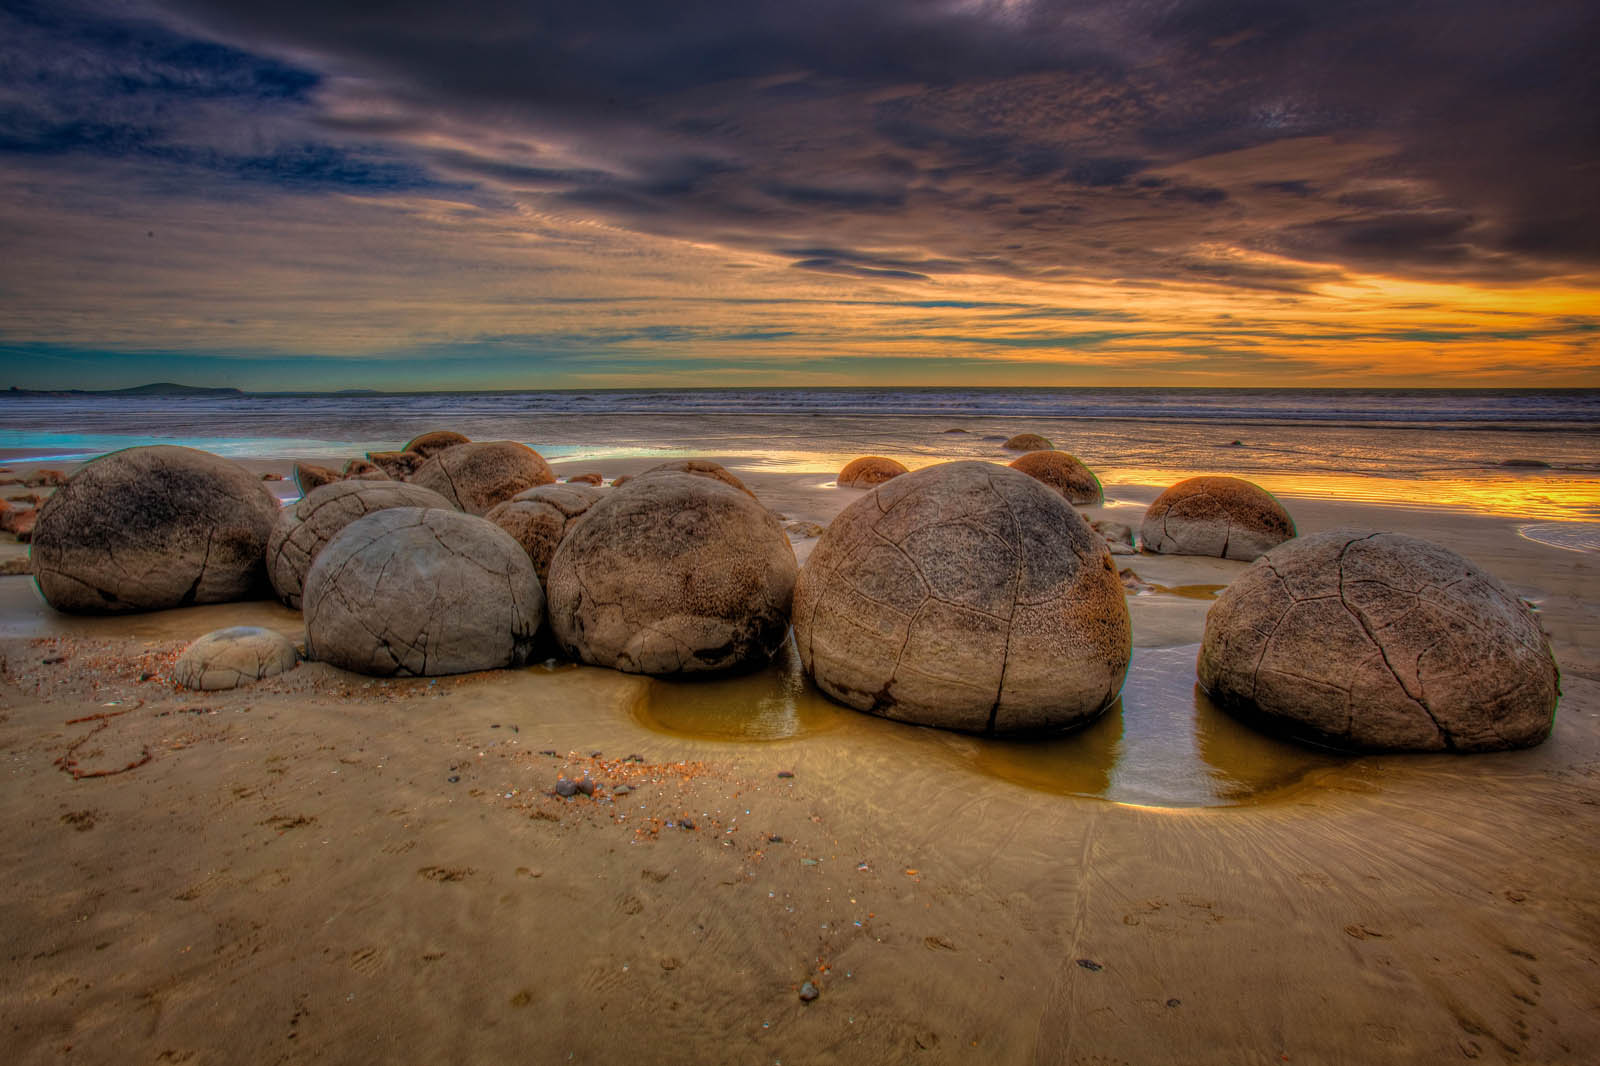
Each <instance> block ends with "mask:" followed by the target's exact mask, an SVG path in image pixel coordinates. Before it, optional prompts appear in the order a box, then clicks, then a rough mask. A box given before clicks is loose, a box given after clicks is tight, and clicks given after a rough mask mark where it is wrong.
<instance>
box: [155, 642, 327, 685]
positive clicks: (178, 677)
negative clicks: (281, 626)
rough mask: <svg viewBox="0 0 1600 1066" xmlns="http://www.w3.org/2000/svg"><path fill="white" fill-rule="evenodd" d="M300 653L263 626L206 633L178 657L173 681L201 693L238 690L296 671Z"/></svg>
mask: <svg viewBox="0 0 1600 1066" xmlns="http://www.w3.org/2000/svg"><path fill="white" fill-rule="evenodd" d="M299 661H300V653H299V652H298V651H297V650H296V649H295V646H294V645H293V644H292V643H290V641H289V638H287V637H285V636H284V635H283V634H282V633H279V632H276V631H275V630H271V629H264V628H262V627H260V626H231V627H229V628H227V629H218V630H215V631H213V632H210V633H207V634H206V635H205V636H203V637H201V638H199V639H198V640H196V641H195V642H194V643H192V644H190V645H189V646H188V647H187V648H185V649H183V654H181V655H179V656H178V661H177V662H176V663H174V664H173V667H172V680H173V681H175V682H177V683H178V684H180V685H182V686H183V687H184V688H189V689H198V690H200V691H202V692H216V691H220V690H222V689H230V688H238V687H239V686H240V685H248V684H250V683H251V682H252V681H260V680H261V679H262V678H264V677H273V676H275V675H277V674H281V673H283V672H285V671H287V670H293V669H294V667H295V664H296V663H298V662H299Z"/></svg>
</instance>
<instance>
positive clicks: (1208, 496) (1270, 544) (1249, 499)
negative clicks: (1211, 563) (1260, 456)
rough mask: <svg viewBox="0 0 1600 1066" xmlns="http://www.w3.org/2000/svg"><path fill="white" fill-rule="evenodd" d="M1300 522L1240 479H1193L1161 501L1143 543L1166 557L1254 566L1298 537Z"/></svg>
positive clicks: (1148, 517)
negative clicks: (1201, 557)
mask: <svg viewBox="0 0 1600 1066" xmlns="http://www.w3.org/2000/svg"><path fill="white" fill-rule="evenodd" d="M1294 532H1295V530H1294V520H1293V519H1291V518H1290V517H1289V512H1288V511H1285V510H1284V509H1283V505H1282V504H1280V503H1279V502H1278V501H1277V500H1276V499H1275V498H1273V496H1272V494H1271V493H1269V492H1268V491H1267V490H1266V489H1263V488H1261V487H1260V486H1258V485H1253V484H1251V483H1250V482H1248V481H1245V480H1243V479H1241V478H1236V477H1213V476H1206V477H1192V478H1189V479H1187V480H1185V481H1180V482H1178V483H1177V484H1176V485H1173V486H1172V487H1171V488H1169V489H1167V491H1165V492H1163V493H1162V494H1161V495H1160V496H1157V497H1156V499H1155V502H1154V503H1152V504H1151V505H1150V509H1149V510H1147V511H1146V512H1145V514H1144V521H1143V522H1142V523H1140V526H1139V543H1140V545H1141V546H1142V547H1143V548H1144V550H1145V551H1148V552H1156V553H1158V554H1161V555H1210V556H1215V557H1217V558H1219V559H1240V560H1243V561H1244V562H1250V561H1251V560H1253V559H1256V558H1259V557H1260V555H1261V553H1262V552H1264V551H1267V550H1268V549H1269V548H1274V547H1276V546H1277V545H1279V544H1282V543H1283V542H1284V541H1286V540H1288V539H1289V538H1291V537H1293V536H1294Z"/></svg>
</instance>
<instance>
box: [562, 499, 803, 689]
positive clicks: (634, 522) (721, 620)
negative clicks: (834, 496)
mask: <svg viewBox="0 0 1600 1066" xmlns="http://www.w3.org/2000/svg"><path fill="white" fill-rule="evenodd" d="M795 569H796V568H795V556H794V549H793V548H792V547H791V546H790V544H789V540H788V538H787V537H785V536H784V534H783V530H782V529H781V528H780V527H779V526H778V521H777V519H775V518H773V517H772V515H771V514H769V513H768V512H767V510H766V509H765V508H764V507H762V506H761V505H760V504H759V503H757V502H756V501H755V500H754V499H753V498H752V497H751V496H750V495H748V494H747V493H743V492H740V491H738V490H737V489H735V488H733V487H732V486H729V485H725V484H723V483H722V482H720V481H719V480H717V479H715V478H713V477H708V476H705V475H703V474H700V475H696V474H689V473H668V472H657V473H654V474H652V475H651V476H649V477H642V476H641V477H638V478H635V479H633V480H632V481H630V482H629V483H628V485H627V487H626V488H622V489H617V488H613V489H612V490H611V491H610V493H608V494H607V495H606V497H605V498H604V499H602V500H600V501H599V502H598V503H596V504H595V505H594V506H593V507H591V508H589V512H588V514H586V515H585V516H584V517H583V520H582V521H581V522H578V523H577V524H576V525H574V526H573V527H572V529H571V530H570V531H568V533H567V535H566V537H565V539H563V540H562V542H561V545H560V547H558V548H557V549H556V554H555V558H554V559H552V560H551V563H550V625H551V629H552V630H553V632H554V633H555V637H556V640H557V641H558V642H559V643H560V644H561V646H562V647H563V648H564V649H565V650H566V651H567V652H568V653H569V654H570V655H572V656H573V657H574V658H578V659H581V660H582V661H584V662H586V663H592V664H594V665H597V666H610V667H615V668H616V669H618V670H625V671H628V672H629V673H644V674H687V673H703V672H709V671H718V670H728V669H732V668H735V667H739V666H744V665H747V664H750V663H755V662H764V661H766V660H767V659H769V658H770V657H771V655H772V654H773V652H774V651H776V650H777V648H778V647H779V646H780V645H781V644H782V643H783V640H784V637H785V636H786V635H787V633H788V630H789V602H790V598H791V596H792V595H793V591H794V579H795Z"/></svg>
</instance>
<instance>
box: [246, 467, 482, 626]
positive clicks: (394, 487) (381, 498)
mask: <svg viewBox="0 0 1600 1066" xmlns="http://www.w3.org/2000/svg"><path fill="white" fill-rule="evenodd" d="M450 506H451V505H450V501H449V500H447V499H445V498H444V497H443V496H440V495H439V494H438V493H437V492H433V491H432V490H430V489H425V488H423V487H422V486H420V485H407V484H405V483H403V482H399V481H377V482H373V481H363V480H360V479H355V480H351V481H335V482H333V483H332V484H330V485H323V486H321V487H320V488H316V489H312V490H311V491H310V492H308V493H306V494H305V495H304V496H302V497H300V499H299V500H297V501H296V502H295V503H293V504H290V505H289V506H288V507H285V508H284V509H283V510H282V511H279V512H278V520H277V521H276V522H275V523H273V526H272V536H271V537H269V538H268V539H267V577H268V578H270V579H271V581H272V588H273V591H274V592H276V593H277V594H278V599H280V600H282V601H283V602H284V603H285V604H287V605H289V606H290V607H293V608H296V609H297V610H298V609H299V607H300V597H301V594H302V592H303V591H304V589H305V581H306V574H308V573H309V572H310V571H311V564H312V563H314V562H316V561H317V555H318V554H319V553H320V552H321V551H322V549H323V548H324V547H326V546H327V544H328V542H329V541H330V540H332V539H333V538H334V537H336V536H338V534H339V532H340V531H341V530H342V529H344V527H345V526H347V525H349V524H350V523H351V522H354V521H355V520H356V519H358V518H360V517H362V516H363V515H369V514H371V513H372V512H373V511H382V510H384V509H385V508H389V507H442V508H445V509H449V508H450Z"/></svg>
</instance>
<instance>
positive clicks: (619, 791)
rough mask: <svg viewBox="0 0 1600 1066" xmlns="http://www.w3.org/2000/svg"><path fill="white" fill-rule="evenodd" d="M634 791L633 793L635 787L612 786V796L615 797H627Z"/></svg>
mask: <svg viewBox="0 0 1600 1066" xmlns="http://www.w3.org/2000/svg"><path fill="white" fill-rule="evenodd" d="M632 791H633V786H632V785H612V786H611V794H612V795H613V796H626V795H627V794H628V793H630V792H632Z"/></svg>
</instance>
